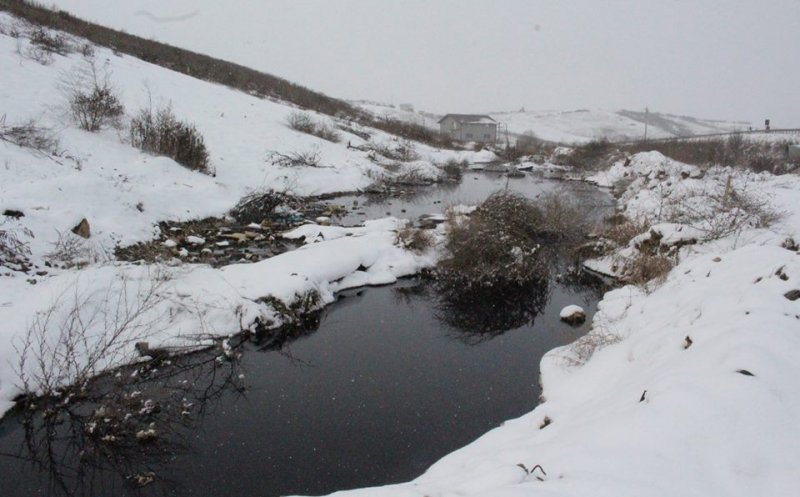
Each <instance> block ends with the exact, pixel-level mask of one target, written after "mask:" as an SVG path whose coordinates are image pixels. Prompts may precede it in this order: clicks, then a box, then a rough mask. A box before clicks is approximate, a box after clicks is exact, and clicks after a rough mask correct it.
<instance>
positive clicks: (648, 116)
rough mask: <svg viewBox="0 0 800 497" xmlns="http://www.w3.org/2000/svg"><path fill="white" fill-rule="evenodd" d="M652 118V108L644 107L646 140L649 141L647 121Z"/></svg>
mask: <svg viewBox="0 0 800 497" xmlns="http://www.w3.org/2000/svg"><path fill="white" fill-rule="evenodd" d="M649 120H650V109H649V108H647V107H645V108H644V141H647V122H648V121H649Z"/></svg>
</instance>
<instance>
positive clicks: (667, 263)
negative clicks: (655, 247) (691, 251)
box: [622, 252, 675, 286]
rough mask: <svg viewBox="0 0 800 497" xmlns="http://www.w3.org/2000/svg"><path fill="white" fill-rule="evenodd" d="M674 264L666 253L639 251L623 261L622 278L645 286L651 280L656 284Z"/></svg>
mask: <svg viewBox="0 0 800 497" xmlns="http://www.w3.org/2000/svg"><path fill="white" fill-rule="evenodd" d="M674 266H675V263H674V261H673V259H672V258H670V257H669V256H667V255H662V254H648V253H644V252H639V253H638V255H637V256H636V257H635V258H633V259H629V260H626V261H625V262H624V263H623V270H622V274H623V279H624V280H625V282H627V283H631V284H633V285H637V286H645V285H647V284H648V283H651V282H652V283H655V284H656V285H658V284H659V283H661V282H663V281H664V279H665V278H666V277H667V274H669V272H670V271H671V270H672V268H673V267H674Z"/></svg>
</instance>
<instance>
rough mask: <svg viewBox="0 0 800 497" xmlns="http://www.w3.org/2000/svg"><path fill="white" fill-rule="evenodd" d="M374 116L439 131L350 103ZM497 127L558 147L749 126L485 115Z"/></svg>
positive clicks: (625, 114)
mask: <svg viewBox="0 0 800 497" xmlns="http://www.w3.org/2000/svg"><path fill="white" fill-rule="evenodd" d="M351 103H352V104H354V105H357V106H359V107H361V108H362V109H364V110H367V111H369V112H371V113H372V114H373V115H375V116H377V117H379V118H381V117H389V118H392V119H398V120H401V121H406V122H413V123H416V124H421V125H423V126H427V127H429V128H431V129H437V130H438V129H439V125H438V124H437V122H438V120H439V118H441V116H439V115H436V114H431V113H427V112H422V111H416V112H415V111H413V110H408V109H403V108H400V107H398V106H394V105H390V104H378V103H375V102H351ZM488 114H489V115H490V116H491V117H492V118H493V119H494V120H495V121H497V122H498V123H500V126H501V128H502V130H503V131H504V130H505V128H506V127H507V128H508V132H509V134H510V139H511V140H512V141H513V140H514V139H515V137H516V136H517V135H523V134H526V133H533V135H534V136H536V137H537V138H540V139H542V140H547V141H553V142H559V143H585V142H588V141H591V140H599V139H603V138H605V139H608V140H612V141H614V140H636V139H640V138H643V137H644V131H645V122H647V136H648V138H651V139H652V138H671V137H677V136H680V137H683V136H689V135H702V134H709V133H728V132H732V131H744V130H747V129H748V127H749V126H750V124H749V123H746V122H729V121H716V120H711V119H699V118H694V117H689V116H674V115H671V114H661V113H657V112H651V113H649V114H648V115H647V116H645V114H644V112H634V111H627V110H603V109H591V110H590V109H582V110H574V111H555V110H552V111H544V110H542V111H525V110H520V111H512V112H490V113H488Z"/></svg>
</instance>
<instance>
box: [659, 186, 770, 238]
mask: <svg viewBox="0 0 800 497" xmlns="http://www.w3.org/2000/svg"><path fill="white" fill-rule="evenodd" d="M752 181H753V177H752V176H751V175H749V174H748V175H746V176H745V177H744V179H742V180H738V181H736V180H735V179H734V174H733V173H731V174H729V175H728V177H727V179H726V180H725V182H724V183H718V184H717V185H716V187H715V188H713V189H711V190H709V191H707V192H700V193H698V194H695V195H684V196H681V195H676V196H671V195H668V193H666V192H665V193H664V194H663V195H662V204H663V208H662V209H660V211H661V213H660V216H659V217H658V219H656V221H667V222H674V223H681V224H687V225H689V226H692V227H693V228H695V229H697V230H699V231H701V232H703V233H704V238H705V239H707V240H716V239H719V238H723V237H726V236H729V235H735V234H738V233H741V232H742V231H743V230H744V229H746V228H763V227H767V226H769V225H771V224H772V223H774V222H775V221H777V220H778V219H779V218H780V214H779V213H778V212H776V211H775V209H774V208H773V207H772V205H771V204H770V202H769V199H768V198H765V197H763V196H761V195H759V194H758V193H757V192H756V191H754V190H755V189H754V188H753V184H752Z"/></svg>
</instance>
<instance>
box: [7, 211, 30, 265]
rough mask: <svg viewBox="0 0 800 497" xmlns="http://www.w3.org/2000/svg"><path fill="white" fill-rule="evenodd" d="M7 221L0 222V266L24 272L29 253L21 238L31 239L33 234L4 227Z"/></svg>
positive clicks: (22, 229) (13, 227)
mask: <svg viewBox="0 0 800 497" xmlns="http://www.w3.org/2000/svg"><path fill="white" fill-rule="evenodd" d="M7 222H9V221H8V219H7V218H5V217H4V218H3V221H2V222H0V266H5V267H8V268H11V269H15V270H17V269H20V270H24V268H25V266H26V264H27V260H28V256H29V255H30V253H31V251H30V248H29V247H28V243H27V242H25V241H24V240H23V238H22V237H32V236H33V233H31V231H30V230H29V229H27V228H24V227H19V226H4V225H5V224H6V223H7Z"/></svg>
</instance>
